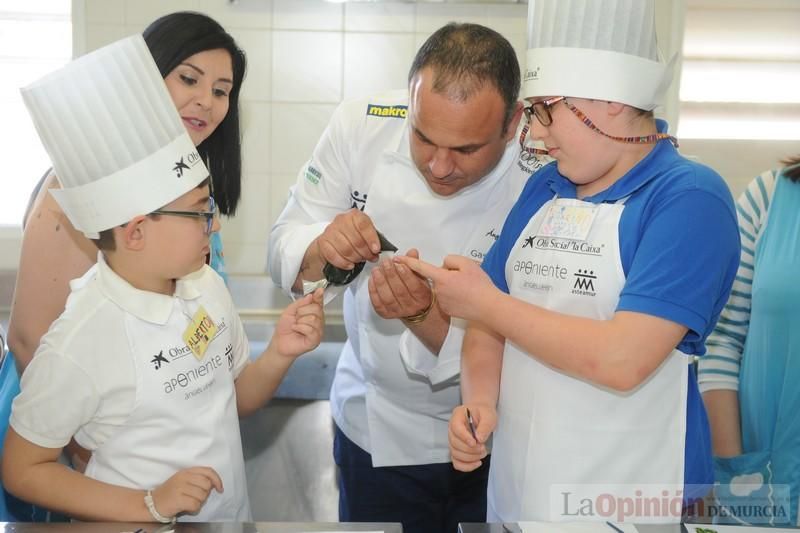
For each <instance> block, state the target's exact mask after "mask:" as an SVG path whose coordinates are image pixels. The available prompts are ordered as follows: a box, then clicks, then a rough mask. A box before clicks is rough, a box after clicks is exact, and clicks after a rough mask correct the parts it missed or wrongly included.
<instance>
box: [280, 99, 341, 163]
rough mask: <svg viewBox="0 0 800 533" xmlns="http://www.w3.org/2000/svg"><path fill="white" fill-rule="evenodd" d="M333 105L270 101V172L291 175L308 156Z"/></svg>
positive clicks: (325, 123) (332, 109)
mask: <svg viewBox="0 0 800 533" xmlns="http://www.w3.org/2000/svg"><path fill="white" fill-rule="evenodd" d="M335 108H336V106H335V105H334V104H290V103H286V104H284V103H274V104H272V140H271V142H270V146H269V147H268V148H269V149H270V150H271V152H272V158H271V163H270V165H271V166H270V170H271V172H272V173H273V174H281V173H282V174H295V173H297V171H298V170H299V169H300V166H301V165H302V164H303V163H305V162H306V160H307V159H308V158H309V157H310V156H311V151H312V150H313V149H314V146H315V145H316V144H317V140H318V139H319V137H320V135H322V132H323V131H324V130H325V126H327V125H328V120H329V119H330V117H331V115H332V114H333V111H334V109H335Z"/></svg>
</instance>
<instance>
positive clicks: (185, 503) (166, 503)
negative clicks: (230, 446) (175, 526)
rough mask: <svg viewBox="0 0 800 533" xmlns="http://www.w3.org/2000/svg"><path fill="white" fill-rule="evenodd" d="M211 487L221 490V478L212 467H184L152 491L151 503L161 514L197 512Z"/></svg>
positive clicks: (168, 515)
mask: <svg viewBox="0 0 800 533" xmlns="http://www.w3.org/2000/svg"><path fill="white" fill-rule="evenodd" d="M211 489H216V491H217V492H222V479H221V478H220V477H219V474H217V472H216V471H215V470H214V469H213V468H209V467H207V466H194V467H192V468H185V469H183V470H179V471H178V472H177V473H176V474H174V475H173V476H172V477H171V478H169V479H168V480H166V481H165V482H164V483H163V484H162V485H160V486H159V487H157V488H156V489H155V490H154V491H153V504H154V505H155V507H156V511H158V513H159V514H160V515H161V516H167V517H172V516H176V515H177V514H178V513H189V514H197V513H198V511H200V509H201V508H202V507H203V505H204V504H205V503H206V500H207V499H208V495H209V493H210V492H211Z"/></svg>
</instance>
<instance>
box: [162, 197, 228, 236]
mask: <svg viewBox="0 0 800 533" xmlns="http://www.w3.org/2000/svg"><path fill="white" fill-rule="evenodd" d="M150 214H151V215H172V216H176V217H190V218H205V219H206V228H205V229H206V235H209V234H210V233H211V227H212V226H213V225H214V217H215V216H216V215H217V204H216V202H214V197H213V196H209V197H208V211H174V210H170V209H156V210H155V211H153V212H151V213H150Z"/></svg>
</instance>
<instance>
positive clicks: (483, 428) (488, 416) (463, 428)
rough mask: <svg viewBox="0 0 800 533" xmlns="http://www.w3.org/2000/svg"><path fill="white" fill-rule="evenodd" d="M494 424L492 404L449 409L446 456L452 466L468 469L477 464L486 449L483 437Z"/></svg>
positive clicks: (479, 463)
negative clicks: (448, 456)
mask: <svg viewBox="0 0 800 533" xmlns="http://www.w3.org/2000/svg"><path fill="white" fill-rule="evenodd" d="M468 413H469V415H468ZM470 421H471V423H470ZM470 426H471V427H470ZM495 426H497V410H496V409H494V408H493V407H487V406H484V405H477V404H472V405H459V406H458V407H456V408H455V409H453V414H452V416H451V417H450V426H449V431H448V440H449V441H450V457H451V458H452V460H453V467H454V468H455V469H456V470H460V471H461V472H472V471H473V470H475V469H476V468H478V467H479V466H481V464H482V460H483V458H484V457H486V455H487V454H488V453H489V452H488V450H487V449H486V441H487V440H489V435H491V434H492V432H493V431H494V429H495Z"/></svg>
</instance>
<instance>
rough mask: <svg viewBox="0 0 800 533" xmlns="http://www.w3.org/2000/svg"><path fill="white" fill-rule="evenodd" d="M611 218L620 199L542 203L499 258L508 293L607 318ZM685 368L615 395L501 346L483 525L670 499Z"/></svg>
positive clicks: (617, 278) (677, 480) (620, 279)
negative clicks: (636, 489) (634, 491)
mask: <svg viewBox="0 0 800 533" xmlns="http://www.w3.org/2000/svg"><path fill="white" fill-rule="evenodd" d="M623 209H624V201H622V202H619V203H616V204H605V203H604V204H599V205H598V204H592V203H588V202H583V201H580V200H575V199H560V198H554V199H552V200H550V201H549V202H547V203H546V204H545V205H544V206H543V207H542V208H541V209H540V210H539V211H538V212H537V213H536V215H535V216H534V217H533V218H532V219H531V220H530V222H529V223H528V225H527V226H526V228H525V229H524V230H523V232H522V233H521V234H520V236H519V239H518V240H517V242H516V244H515V245H514V248H513V249H512V251H511V253H510V255H509V258H508V262H507V263H506V279H507V280H508V287H509V291H510V293H511V295H513V296H514V297H516V298H519V299H521V300H524V301H527V302H529V303H531V304H535V305H538V306H541V307H543V308H545V309H549V310H552V311H557V312H561V313H565V314H569V315H573V316H580V317H585V318H590V319H595V320H608V319H611V318H612V316H613V315H614V312H615V309H616V307H617V303H618V301H619V295H620V294H621V292H622V289H623V286H624V284H625V274H624V271H623V268H622V262H621V258H620V248H619V221H620V217H621V214H622V211H623ZM531 334H532V335H536V332H535V331H533V332H531ZM688 362H689V358H688V357H686V356H685V355H684V354H682V353H681V352H678V351H677V350H676V351H673V352H672V354H671V355H670V356H669V357H667V359H666V360H665V361H664V362H663V363H662V365H661V366H660V367H659V369H658V370H657V371H656V372H654V373H653V375H652V376H650V378H648V380H647V381H645V382H644V383H643V384H641V385H640V386H639V387H638V388H636V389H635V390H633V391H630V392H627V393H622V392H617V391H614V390H611V389H607V388H604V387H602V386H599V385H595V384H592V383H589V382H587V381H584V380H581V379H579V378H575V377H571V376H568V375H566V374H564V373H562V372H559V371H558V370H555V369H553V368H551V367H549V366H547V365H544V364H542V363H541V362H539V361H538V360H537V359H536V358H535V357H533V356H532V355H530V354H528V353H526V352H524V351H522V350H521V349H520V348H518V347H517V346H516V345H514V344H513V343H511V342H506V346H505V351H504V355H503V369H502V377H501V384H500V396H499V401H498V423H497V428H496V431H495V433H494V443H493V452H492V465H491V470H490V477H489V509H488V521H489V522H496V521H504V522H506V521H519V520H543V521H576V520H592V521H596V520H604V518H601V517H600V516H599V515H598V514H594V516H591V513H589V512H587V511H588V509H589V507H587V505H596V504H597V503H598V501H599V503H603V502H607V501H609V500H608V499H607V497H601V498H599V499H598V497H599V496H601V495H602V494H606V495H608V494H610V495H614V494H619V493H620V491H625V492H626V494H627V493H629V492H631V490H630V489H631V487H630V485H632V484H637V485H641V487H642V488H643V489H646V490H648V491H649V490H653V485H658V486H661V487H664V488H665V489H669V490H670V491H674V490H675V488H676V487H679V488H680V489H682V488H683V487H682V484H683V468H684V439H685V426H686V422H685V413H686V391H687V376H688ZM623 485H625V486H626V487H622V486H623ZM660 493H661V491H660V490H657V491H656V494H657V495H658V494H660ZM587 502H588V503H587ZM678 519H679V517H677V518H672V519H669V518H664V517H649V518H648V517H641V518H637V521H640V522H641V521H644V522H647V521H654V522H664V521H678Z"/></svg>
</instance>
